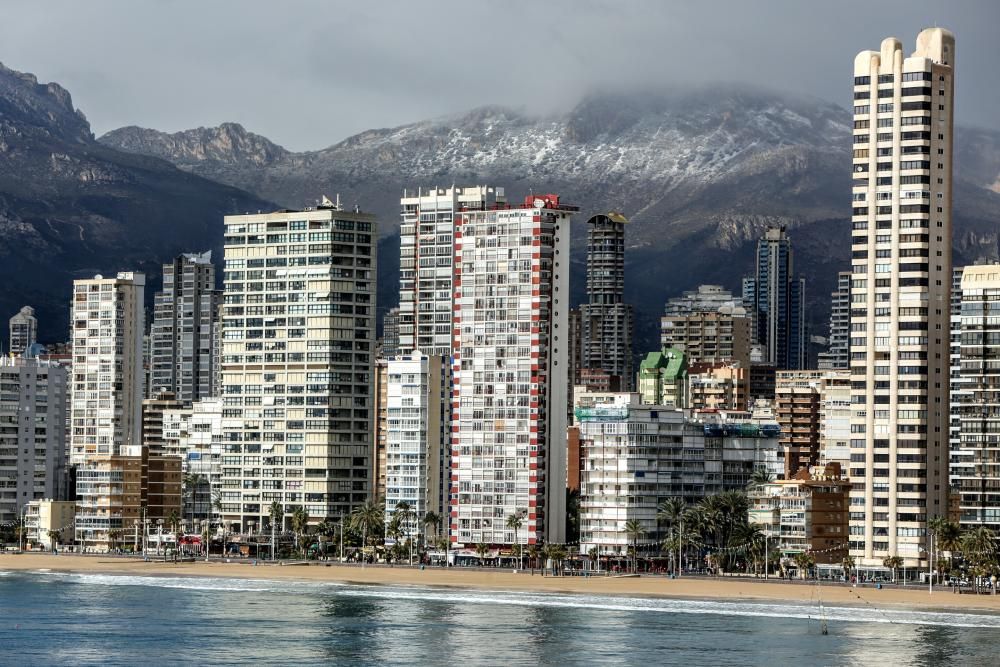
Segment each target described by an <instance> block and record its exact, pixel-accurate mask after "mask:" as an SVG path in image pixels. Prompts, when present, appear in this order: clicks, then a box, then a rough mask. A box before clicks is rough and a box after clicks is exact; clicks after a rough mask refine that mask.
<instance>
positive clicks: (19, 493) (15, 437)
mask: <svg viewBox="0 0 1000 667" xmlns="http://www.w3.org/2000/svg"><path fill="white" fill-rule="evenodd" d="M67 390H68V387H67V372H66V369H65V368H63V367H62V366H59V365H58V364H55V363H51V362H47V361H39V360H36V359H20V358H16V357H14V358H11V357H0V524H10V523H14V522H18V521H20V520H21V509H22V507H24V505H26V504H27V503H29V502H31V501H32V500H39V499H42V498H56V499H62V498H65V497H67V494H66V488H65V484H64V480H65V466H66V393H67ZM67 534H68V533H67Z"/></svg>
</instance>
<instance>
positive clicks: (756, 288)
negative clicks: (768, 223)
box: [743, 227, 809, 370]
mask: <svg viewBox="0 0 1000 667" xmlns="http://www.w3.org/2000/svg"><path fill="white" fill-rule="evenodd" d="M792 259H793V253H792V242H791V240H790V239H789V238H788V235H787V234H786V233H785V228H784V227H772V228H770V229H768V230H767V231H766V232H765V234H764V238H762V239H760V241H758V242H757V268H756V273H755V274H754V276H753V277H751V278H744V279H743V296H744V301H745V302H746V307H747V308H748V309H749V310H750V312H751V315H752V317H753V321H754V331H753V336H754V339H753V342H754V343H759V344H760V345H761V347H762V348H763V350H764V352H765V357H764V359H763V361H766V362H768V363H771V364H774V365H775V367H776V368H778V369H779V370H797V369H800V368H805V367H806V353H807V349H808V345H807V344H808V341H809V337H808V335H807V334H806V320H805V313H806V310H805V289H806V283H805V279H804V278H796V277H795V276H794V262H793V261H792Z"/></svg>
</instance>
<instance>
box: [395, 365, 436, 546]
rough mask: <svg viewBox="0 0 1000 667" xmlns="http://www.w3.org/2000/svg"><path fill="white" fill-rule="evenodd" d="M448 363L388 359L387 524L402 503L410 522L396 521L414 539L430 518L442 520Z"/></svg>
mask: <svg viewBox="0 0 1000 667" xmlns="http://www.w3.org/2000/svg"><path fill="white" fill-rule="evenodd" d="M448 363H449V361H448V359H446V358H444V357H440V356H436V355H435V356H428V355H425V354H423V353H421V352H420V351H414V352H412V353H410V354H405V355H401V356H398V357H393V358H391V359H389V360H388V361H387V363H386V375H387V380H388V381H387V384H386V387H387V400H386V411H387V429H386V454H385V523H386V526H389V525H390V524H392V522H393V520H394V517H395V516H396V511H397V510H396V508H397V506H399V504H400V503H405V505H406V507H408V508H409V512H410V514H409V517H408V518H404V519H402V520H401V521H400V523H399V527H400V530H401V531H402V534H403V536H404V537H410V538H412V539H414V540H415V539H416V538H417V537H418V536H419V535H420V534H421V533H422V530H423V524H422V523H421V520H422V519H423V517H424V516H425V515H426V514H427V513H428V512H433V513H434V514H436V515H437V516H443V515H444V512H445V510H446V507H447V505H446V500H447V488H446V487H445V480H444V478H443V477H442V474H441V469H440V467H441V462H442V460H443V456H442V452H441V449H442V446H444V445H445V444H446V443H447V442H448V434H449V433H450V432H451V424H450V422H449V419H448V412H449V411H448V410H447V405H448V404H447V400H448V395H449V394H450V392H448V384H449V383H448V382H446V379H445V378H444V377H442V376H443V375H446V374H447V372H448Z"/></svg>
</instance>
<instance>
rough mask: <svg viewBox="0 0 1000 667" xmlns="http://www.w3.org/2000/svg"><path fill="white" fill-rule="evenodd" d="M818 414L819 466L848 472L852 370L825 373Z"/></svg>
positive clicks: (849, 460)
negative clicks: (834, 466)
mask: <svg viewBox="0 0 1000 667" xmlns="http://www.w3.org/2000/svg"><path fill="white" fill-rule="evenodd" d="M819 411H820V412H819V424H820V426H819V464H820V465H822V466H825V465H827V464H830V463H839V464H840V469H841V470H843V471H847V470H848V469H849V468H850V463H851V373H850V371H848V370H830V371H824V373H823V379H822V383H821V385H820V407H819ZM845 474H846V472H845Z"/></svg>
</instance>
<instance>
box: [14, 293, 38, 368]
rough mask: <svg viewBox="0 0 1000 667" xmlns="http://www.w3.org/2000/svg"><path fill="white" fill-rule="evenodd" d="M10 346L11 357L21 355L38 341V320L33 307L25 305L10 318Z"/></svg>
mask: <svg viewBox="0 0 1000 667" xmlns="http://www.w3.org/2000/svg"><path fill="white" fill-rule="evenodd" d="M8 324H9V326H10V347H9V352H10V356H12V357H23V356H24V355H25V354H26V353H27V352H28V351H29V350H30V349H31V346H32V345H34V344H35V343H37V342H38V320H37V319H35V309H34V308H32V307H31V306H25V307H23V308H21V310H19V311H18V312H17V314H16V315H14V317H12V318H10V322H9V323H8Z"/></svg>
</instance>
